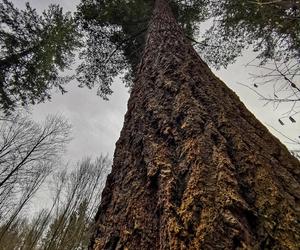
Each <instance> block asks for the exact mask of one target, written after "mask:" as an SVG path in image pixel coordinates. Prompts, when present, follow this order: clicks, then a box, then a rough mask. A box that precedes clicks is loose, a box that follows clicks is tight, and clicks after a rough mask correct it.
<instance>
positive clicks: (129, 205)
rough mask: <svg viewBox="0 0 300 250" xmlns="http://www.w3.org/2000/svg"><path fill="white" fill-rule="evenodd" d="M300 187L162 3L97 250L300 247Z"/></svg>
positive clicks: (298, 171) (101, 217) (291, 163)
mask: <svg viewBox="0 0 300 250" xmlns="http://www.w3.org/2000/svg"><path fill="white" fill-rule="evenodd" d="M299 183H300V164H299V161H298V160H297V159H295V158H294V157H292V156H291V155H290V153H289V152H288V150H287V149H286V147H285V146H283V145H282V144H281V143H280V142H279V141H278V140H277V139H276V138H275V137H274V136H272V135H271V134H270V133H269V132H268V130H267V129H266V128H265V127H264V126H263V125H262V124H261V123H260V122H259V121H257V119H256V118H255V117H254V116H253V115H252V114H251V113H250V112H249V111H248V110H247V109H246V108H245V106H244V105H243V104H242V103H241V101H240V100H239V98H238V97H237V96H236V94H235V93H233V92H232V91H231V90H230V89H229V88H228V87H226V85H225V84H224V83H223V82H222V81H221V80H220V79H218V78H217V77H216V76H214V75H213V73H212V72H211V71H210V69H209V68H208V67H207V65H206V64H205V63H204V62H203V61H202V60H201V58H200V57H199V56H198V54H197V53H196V52H195V51H194V49H193V48H192V46H191V45H190V43H189V41H188V40H187V39H185V36H184V34H183V32H182V30H181V28H179V26H178V25H177V24H176V21H175V19H174V17H173V15H172V13H171V10H170V8H169V6H168V4H167V3H166V1H165V0H157V1H156V5H155V10H154V15H153V18H152V21H151V23H150V26H149V30H148V36H147V42H146V47H145V51H144V55H143V58H142V61H141V64H140V69H139V73H138V74H137V79H136V81H135V84H134V86H133V89H132V92H131V97H130V99H129V103H128V112H127V114H126V116H125V123H124V127H123V129H122V132H121V136H120V139H119V141H118V142H117V145H116V151H115V155H114V163H113V168H112V173H111V174H110V175H109V177H108V180H107V183H106V187H105V189H104V191H103V194H102V202H101V205H100V208H99V212H98V214H97V216H96V220H97V226H96V227H97V231H96V232H95V235H94V238H93V240H92V242H91V249H130V250H136V249H205V250H207V249H300V185H299Z"/></svg>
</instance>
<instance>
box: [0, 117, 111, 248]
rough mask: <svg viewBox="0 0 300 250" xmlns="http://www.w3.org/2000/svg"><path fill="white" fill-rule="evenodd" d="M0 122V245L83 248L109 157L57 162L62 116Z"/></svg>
mask: <svg viewBox="0 0 300 250" xmlns="http://www.w3.org/2000/svg"><path fill="white" fill-rule="evenodd" d="M0 122H1V125H0V219H1V222H0V249H1V250H2V249H3V250H4V249H7V250H13V249H24V250H25V249H28V250H29V249H30V250H32V249H48V250H50V249H86V248H87V246H88V243H89V238H90V233H91V232H93V218H94V215H95V213H96V210H97V208H98V206H99V202H100V195H101V191H102V189H103V185H104V180H105V178H106V175H107V173H108V171H109V170H110V166H111V163H110V161H109V159H108V158H107V157H103V156H100V157H99V158H97V159H96V160H94V161H92V160H91V159H90V158H85V159H83V160H82V161H81V162H79V163H78V164H77V165H76V166H67V165H66V164H63V163H61V161H60V159H61V155H62V153H63V152H64V148H65V146H66V144H67V143H68V142H69V140H70V129H71V126H70V125H69V123H68V122H67V121H66V120H65V119H64V118H63V117H59V116H49V117H47V118H46V120H45V122H44V123H43V124H38V123H36V122H34V121H32V120H31V119H29V118H28V117H25V116H22V115H14V116H11V117H5V118H2V119H1V121H0ZM37 205H40V206H41V207H42V208H41V209H40V210H38V209H36V207H37Z"/></svg>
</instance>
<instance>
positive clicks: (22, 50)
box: [0, 0, 80, 112]
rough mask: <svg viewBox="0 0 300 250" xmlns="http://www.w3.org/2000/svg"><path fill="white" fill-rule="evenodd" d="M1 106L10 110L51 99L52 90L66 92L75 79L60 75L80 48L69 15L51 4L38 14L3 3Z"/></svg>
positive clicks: (4, 0)
mask: <svg viewBox="0 0 300 250" xmlns="http://www.w3.org/2000/svg"><path fill="white" fill-rule="evenodd" d="M0 23H1V26H0V50H1V52H0V105H1V108H2V109H4V110H6V111H7V112H8V111H11V110H13V109H14V108H15V107H16V106H17V105H20V104H21V105H27V104H34V103H39V102H42V101H44V100H45V99H49V98H50V92H49V91H50V89H52V88H58V89H59V90H60V91H61V92H62V93H64V92H65V90H64V88H63V85H64V83H66V82H68V81H69V80H71V79H72V77H69V76H61V74H60V72H61V71H63V70H64V69H67V68H68V67H69V66H70V65H71V63H72V61H73V58H74V50H75V49H76V48H77V47H78V46H79V45H80V43H79V36H78V32H77V26H76V24H75V22H74V19H73V17H72V16H71V14H70V13H65V14H64V13H63V12H62V8H61V7H59V6H58V5H50V6H49V8H48V10H46V11H44V12H43V13H42V14H41V15H39V14H38V13H37V12H36V10H35V9H33V8H31V7H30V5H29V4H28V3H26V8H25V9H24V10H18V9H17V8H15V7H14V5H13V4H12V3H11V2H10V1H8V0H1V2H0Z"/></svg>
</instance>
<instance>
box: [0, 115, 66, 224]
mask: <svg viewBox="0 0 300 250" xmlns="http://www.w3.org/2000/svg"><path fill="white" fill-rule="evenodd" d="M69 140H70V125H69V123H68V122H67V121H66V120H65V119H64V118H63V117H61V116H48V117H47V118H46V119H45V121H44V123H43V124H38V123H36V122H34V121H32V120H31V119H29V118H28V117H26V116H22V115H20V114H17V115H14V116H10V117H5V118H1V120H0V218H1V220H2V221H6V220H7V219H8V218H10V216H11V215H12V214H14V213H15V211H18V210H20V211H21V210H22V209H23V207H24V206H25V204H27V202H28V201H29V200H30V199H31V198H32V196H33V194H34V193H35V192H36V191H37V188H38V187H39V186H40V185H41V184H42V183H43V182H44V180H45V178H46V177H47V176H48V175H49V174H50V173H51V171H52V170H53V168H54V165H55V162H56V161H57V159H58V158H59V156H60V155H61V153H62V152H63V151H64V148H65V146H66V143H67V142H69ZM22 199H25V200H22ZM15 209H16V210H15ZM20 211H19V212H20ZM19 212H18V213H19ZM18 213H17V214H18ZM16 216H17V215H15V217H16ZM9 220H11V219H9ZM11 223H12V222H10V224H11Z"/></svg>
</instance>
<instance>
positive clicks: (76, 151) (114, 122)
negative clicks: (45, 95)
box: [12, 0, 300, 162]
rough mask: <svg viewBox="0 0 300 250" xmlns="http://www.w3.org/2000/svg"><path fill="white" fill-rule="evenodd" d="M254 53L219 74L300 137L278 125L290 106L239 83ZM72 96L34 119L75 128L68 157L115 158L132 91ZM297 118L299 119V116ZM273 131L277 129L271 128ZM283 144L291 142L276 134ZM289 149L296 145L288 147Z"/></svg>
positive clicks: (38, 4) (42, 1)
mask: <svg viewBox="0 0 300 250" xmlns="http://www.w3.org/2000/svg"><path fill="white" fill-rule="evenodd" d="M12 2H13V3H15V4H16V6H18V7H19V8H23V7H24V4H25V1H24V0H12ZM29 2H30V4H31V5H32V7H35V8H36V9H37V10H38V11H41V10H43V9H45V8H46V7H47V6H48V5H49V4H50V3H57V4H60V5H61V6H62V7H63V8H64V10H71V11H73V10H75V7H76V4H77V3H78V2H79V0H73V1H70V0H61V1H59V0H30V1H29ZM253 56H254V55H253V54H252V53H245V54H244V56H243V57H242V58H240V59H239V60H238V61H237V62H236V63H235V64H234V65H231V66H229V67H228V68H227V69H226V70H221V71H217V72H216V75H217V76H218V77H219V78H221V79H222V80H223V81H224V82H225V83H226V84H227V86H229V87H230V88H231V89H233V90H234V91H235V92H236V93H237V94H238V95H239V96H240V98H241V100H242V101H243V102H244V103H245V105H246V106H247V107H248V108H249V109H250V111H252V112H253V113H254V114H255V116H256V117H257V118H258V119H259V120H261V121H262V122H263V123H264V124H270V125H271V126H273V127H275V128H276V129H278V130H280V131H282V132H283V133H285V134H286V135H287V136H289V137H291V138H297V137H298V136H299V135H300V133H299V131H300V130H299V129H300V123H299V122H298V123H291V122H286V124H285V126H281V125H280V124H279V123H278V118H279V117H280V115H281V114H282V113H284V112H286V111H287V110H288V108H289V107H287V106H286V107H283V106H281V107H280V108H279V109H278V110H275V111H274V108H273V107H272V105H268V106H264V102H262V101H259V100H258V97H257V95H255V94H254V93H253V92H251V91H250V90H249V89H248V88H245V87H243V86H241V85H239V84H238V82H241V83H245V84H247V83H248V84H249V83H251V81H249V68H246V67H244V65H245V64H246V63H248V62H249V61H250V60H252V59H253ZM66 89H67V90H68V93H67V94H65V95H63V96H62V95H61V94H59V93H53V95H52V101H51V102H47V103H44V104H39V105H36V106H34V107H33V109H32V114H33V117H34V119H36V120H42V119H44V118H45V116H46V115H47V114H55V113H59V114H63V115H64V116H65V117H66V118H67V119H68V120H69V121H70V122H71V123H72V125H73V138H74V139H73V140H72V142H71V143H70V145H69V147H68V152H67V154H66V156H65V158H66V159H67V160H68V161H71V162H76V161H78V160H80V159H81V158H82V157H83V156H87V155H89V156H93V157H95V156H98V155H100V154H101V153H103V154H107V153H108V154H109V155H110V156H112V155H113V151H114V147H115V142H116V140H117V139H118V137H119V134H120V130H121V128H122V125H123V118H124V115H125V112H126V109H127V100H128V97H129V94H128V90H127V89H126V88H125V87H124V86H123V84H122V83H121V81H120V80H119V79H116V80H115V82H114V85H113V90H114V93H113V95H112V96H111V98H110V101H103V100H102V99H101V98H99V97H98V96H96V89H92V90H88V89H86V88H83V89H82V88H78V87H77V83H76V82H72V83H70V84H69V85H68V86H67V88H66ZM296 119H297V117H296ZM269 130H270V131H271V132H274V130H272V129H270V128H269ZM275 135H276V136H278V137H279V138H280V139H281V140H282V141H283V142H286V141H287V140H286V139H284V138H283V137H282V136H280V135H279V134H278V133H275ZM287 145H288V146H289V147H293V146H292V145H289V144H287Z"/></svg>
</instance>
